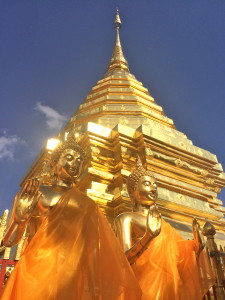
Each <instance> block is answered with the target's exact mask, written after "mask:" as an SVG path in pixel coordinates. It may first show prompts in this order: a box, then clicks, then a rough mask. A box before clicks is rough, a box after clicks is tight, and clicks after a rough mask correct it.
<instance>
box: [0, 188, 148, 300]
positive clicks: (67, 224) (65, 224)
mask: <svg viewBox="0 0 225 300" xmlns="http://www.w3.org/2000/svg"><path fill="white" fill-rule="evenodd" d="M141 294H142V293H141V290H140V288H139V286H138V283H137V280H136V278H135V276H134V274H133V271H132V269H131V267H130V265H129V263H128V261H127V259H126V256H125V255H124V253H123V250H122V249H121V247H120V245H119V243H118V241H117V238H116V237H115V235H114V233H113V231H112V229H111V228H110V226H109V224H108V222H107V220H106V218H105V216H104V215H103V214H102V213H101V211H100V210H99V208H98V206H97V205H96V204H95V203H94V202H93V201H92V200H91V199H90V198H88V197H87V196H86V195H84V194H83V193H81V192H80V191H79V190H78V189H77V188H73V189H71V190H69V191H67V192H65V193H64V194H63V196H62V197H61V199H60V200H59V202H58V203H57V205H56V206H55V207H54V208H53V209H52V210H51V211H50V212H49V214H48V217H47V218H45V220H44V221H43V223H42V225H41V227H40V228H39V229H38V231H37V233H36V234H35V236H34V238H33V239H32V240H31V242H30V244H29V245H28V246H27V248H26V249H25V251H24V254H23V255H22V256H21V258H20V261H19V262H18V264H17V265H16V267H15V269H14V271H13V272H12V275H11V277H10V278H9V280H8V282H7V284H6V286H5V288H4V290H3V293H2V296H1V297H0V299H1V300H72V299H73V300H74V299H76V300H140V299H141V297H142V295H141Z"/></svg>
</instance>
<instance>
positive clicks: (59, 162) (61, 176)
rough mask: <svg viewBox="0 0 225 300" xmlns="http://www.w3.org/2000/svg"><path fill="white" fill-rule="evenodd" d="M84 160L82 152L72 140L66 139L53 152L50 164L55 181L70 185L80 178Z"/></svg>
mask: <svg viewBox="0 0 225 300" xmlns="http://www.w3.org/2000/svg"><path fill="white" fill-rule="evenodd" d="M84 159H85V152H84V150H83V149H82V148H81V147H80V146H79V145H78V144H77V142H76V141H75V139H74V138H68V139H67V140H66V141H65V142H63V143H60V144H59V146H58V147H57V148H56V149H55V150H54V152H53V153H52V155H51V161H50V164H51V165H52V166H53V170H54V175H55V176H56V177H57V180H61V181H63V182H68V183H72V182H76V180H77V179H78V177H79V176H80V173H81V169H82V165H83V162H84Z"/></svg>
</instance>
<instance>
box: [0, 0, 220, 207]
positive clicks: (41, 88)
mask: <svg viewBox="0 0 225 300" xmlns="http://www.w3.org/2000/svg"><path fill="white" fill-rule="evenodd" d="M116 6H118V7H119V9H120V15H121V19H122V22H123V27H122V29H121V40H122V44H123V49H124V54H125V57H126V59H127V60H128V62H129V66H130V69H131V72H132V73H134V74H135V76H136V78H137V79H138V80H140V81H142V82H143V84H144V85H145V87H147V88H148V89H149V91H150V93H151V95H152V96H153V97H154V98H155V100H156V102H157V104H159V105H161V106H162V107H163V109H164V111H165V113H166V115H167V116H168V117H170V118H172V119H173V120H174V122H175V125H176V127H177V129H178V130H180V131H182V132H183V133H185V134H186V135H187V136H188V138H189V139H191V140H192V141H193V143H194V144H195V145H196V146H198V147H201V148H203V149H206V150H208V151H210V152H212V153H214V154H216V155H217V158H218V160H219V162H220V163H222V165H223V166H224V167H225V151H224V149H225V38H224V30H225V2H224V1H223V0H216V1H215V0H214V1H213V0H188V1H187V0H179V1H178V0H170V1H168V0H158V1H150V0H146V1H144V0H139V1H137V0H133V1H132V0H123V1H122V0H121V1H119V0H118V1H110V0H108V1H106V0H102V1H98V0H95V1H93V0H92V1H91V0H90V1H87V0H83V1H81V0H76V1H72V0H64V1H62V0H61V1H59V0H51V1H50V0H49V1H48V0H45V1H44V0H39V1H37V0H21V1H13V0H12V1H10V0H8V1H0V70H1V71H0V105H1V117H0V179H1V184H0V212H1V211H3V209H5V208H10V206H11V202H12V199H13V197H14V195H15V193H16V192H17V191H18V186H19V182H20V179H21V178H22V177H23V175H24V173H25V172H26V170H27V168H28V167H29V166H30V165H31V163H32V161H33V160H34V159H35V156H36V155H37V154H38V153H39V151H40V149H41V148H42V147H43V145H44V143H45V141H46V139H47V138H49V137H52V136H55V135H56V134H57V133H58V132H59V130H60V128H61V127H62V126H63V124H65V122H66V120H67V119H68V118H69V117H70V116H71V115H72V114H74V113H75V111H76V110H77V108H78V106H79V104H81V103H82V102H83V100H84V99H85V96H86V95H87V94H88V92H89V91H90V89H91V87H92V86H93V85H94V84H95V83H96V81H97V80H99V79H101V78H102V76H103V74H104V72H105V70H106V67H107V64H108V61H109V58H110V56H111V53H112V48H113V45H114V40H115V32H114V29H113V20H114V15H115V8H116ZM219 199H221V200H223V201H224V203H225V191H224V192H222V193H221V194H220V196H219Z"/></svg>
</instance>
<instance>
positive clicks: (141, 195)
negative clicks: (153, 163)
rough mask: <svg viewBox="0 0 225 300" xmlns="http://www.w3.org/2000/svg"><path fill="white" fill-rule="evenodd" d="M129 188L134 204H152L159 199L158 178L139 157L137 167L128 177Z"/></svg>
mask: <svg viewBox="0 0 225 300" xmlns="http://www.w3.org/2000/svg"><path fill="white" fill-rule="evenodd" d="M127 189H128V193H129V195H130V197H131V198H132V200H133V202H134V203H133V204H134V206H138V205H142V206H143V205H144V206H150V205H152V204H154V203H155V201H156V200H157V197H158V194H157V184H156V180H155V178H154V176H153V174H152V173H151V172H150V171H148V170H146V169H145V168H144V167H143V165H142V163H141V160H140V158H139V157H138V159H137V166H136V169H135V170H134V171H133V172H132V173H131V174H130V176H129V177H128V180H127Z"/></svg>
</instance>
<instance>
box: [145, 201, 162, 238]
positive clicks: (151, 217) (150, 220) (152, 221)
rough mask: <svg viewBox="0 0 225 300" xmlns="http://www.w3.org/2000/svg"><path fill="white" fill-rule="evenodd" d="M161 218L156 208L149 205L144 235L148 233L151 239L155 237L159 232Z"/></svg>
mask: <svg viewBox="0 0 225 300" xmlns="http://www.w3.org/2000/svg"><path fill="white" fill-rule="evenodd" d="M161 225H162V218H161V214H160V213H159V211H158V207H157V206H156V205H155V204H154V205H151V206H150V208H149V211H148V216H147V224H146V233H148V234H149V235H150V236H151V238H154V237H156V236H157V235H159V234H160V232H161Z"/></svg>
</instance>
